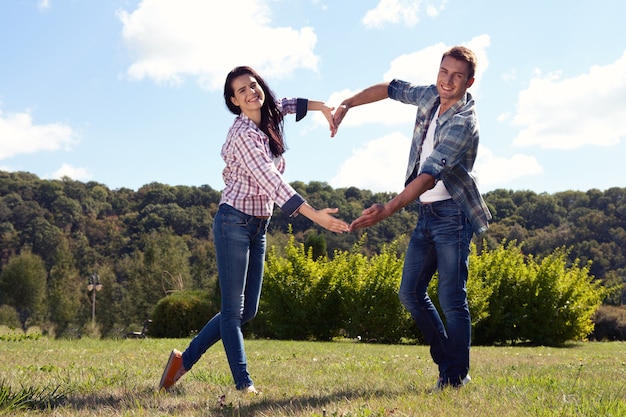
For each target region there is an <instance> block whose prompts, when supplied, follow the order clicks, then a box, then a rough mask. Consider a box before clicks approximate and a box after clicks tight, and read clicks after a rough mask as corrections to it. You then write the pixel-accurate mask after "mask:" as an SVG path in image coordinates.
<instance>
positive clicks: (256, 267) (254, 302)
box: [183, 204, 269, 390]
mask: <svg viewBox="0 0 626 417" xmlns="http://www.w3.org/2000/svg"><path fill="white" fill-rule="evenodd" d="M268 225H269V219H260V218H257V217H253V216H250V215H247V214H245V213H242V212H241V211H239V210H236V209H235V208H233V207H231V206H229V205H227V204H222V205H220V207H219V209H218V211H217V214H216V215H215V219H214V221H213V240H214V242H215V254H216V257H217V273H218V276H219V283H220V291H221V296H222V304H221V310H220V312H219V313H217V314H216V315H215V316H214V317H213V318H212V319H211V320H209V322H208V323H207V324H206V325H205V326H204V328H203V329H202V330H201V331H200V333H198V335H197V336H196V337H194V338H193V340H192V341H191V343H190V344H189V346H188V347H187V349H186V350H185V352H183V366H184V367H185V369H186V370H190V369H191V368H192V367H193V365H194V364H195V363H196V362H198V360H199V359H200V357H201V356H202V355H203V354H204V352H206V351H207V349H208V348H209V347H211V346H212V345H214V344H215V343H216V342H217V341H218V340H220V338H221V339H222V343H223V345H224V350H225V351H226V357H227V359H228V365H229V366H230V371H231V373H232V375H233V379H234V381H235V386H236V387H237V389H240V390H241V389H244V388H246V387H247V386H250V385H253V384H254V383H253V381H252V379H251V378H250V374H249V373H248V363H247V360H246V352H245V349H244V346H243V333H242V332H241V326H242V325H243V324H244V323H246V322H248V321H250V320H251V319H252V318H254V316H256V314H257V311H258V308H259V299H260V297H261V285H262V282H263V267H264V262H265V242H266V241H265V233H266V232H267V226H268Z"/></svg>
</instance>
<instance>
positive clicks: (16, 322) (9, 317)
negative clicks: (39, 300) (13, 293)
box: [0, 304, 22, 328]
mask: <svg viewBox="0 0 626 417" xmlns="http://www.w3.org/2000/svg"><path fill="white" fill-rule="evenodd" d="M0 324H3V325H5V326H8V327H13V328H21V327H22V323H20V316H19V315H18V314H17V310H16V309H15V308H13V307H11V306H8V305H6V304H3V305H0Z"/></svg>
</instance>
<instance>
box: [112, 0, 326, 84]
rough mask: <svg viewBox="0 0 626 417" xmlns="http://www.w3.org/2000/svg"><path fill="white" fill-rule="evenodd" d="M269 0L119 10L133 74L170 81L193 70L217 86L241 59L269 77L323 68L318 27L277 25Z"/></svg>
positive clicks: (166, 3) (160, 2)
mask: <svg viewBox="0 0 626 417" xmlns="http://www.w3.org/2000/svg"><path fill="white" fill-rule="evenodd" d="M266 3H267V0H240V1H237V2H219V3H218V2H209V1H206V0H187V1H185V2H173V1H171V0H143V1H142V2H141V3H140V4H139V6H137V8H136V9H135V10H134V11H132V12H127V11H119V12H118V17H119V19H120V20H121V21H122V23H123V26H124V27H123V30H122V36H123V38H124V41H125V42H126V45H127V46H128V48H129V49H130V50H132V52H133V53H134V56H135V60H134V62H133V63H132V65H131V66H130V68H129V69H128V75H129V76H130V77H131V78H133V79H137V80H141V79H143V78H146V77H147V78H151V79H153V80H154V81H156V82H158V83H170V84H179V83H181V82H183V80H184V78H185V77H186V76H193V77H196V78H197V80H198V82H199V83H200V85H201V86H202V87H203V88H206V89H212V90H215V89H221V88H222V87H223V83H224V78H225V76H226V74H227V72H228V71H230V70H231V69H232V68H233V67H235V66H237V65H250V66H252V67H254V68H255V69H256V70H257V71H259V73H260V74H262V75H263V77H267V78H270V77H275V78H280V77H284V76H286V75H289V74H290V73H292V72H293V71H294V70H295V69H299V68H304V69H309V70H311V71H317V65H318V60H319V57H318V56H317V55H316V54H315V53H314V47H315V44H316V42H317V36H316V35H315V32H314V31H313V29H312V28H310V27H304V28H301V29H294V28H290V27H272V26H271V25H270V24H271V19H270V10H269V7H268V6H267V4H266Z"/></svg>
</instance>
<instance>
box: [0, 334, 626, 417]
mask: <svg viewBox="0 0 626 417" xmlns="http://www.w3.org/2000/svg"><path fill="white" fill-rule="evenodd" d="M188 342H189V340H188V339H177V340H171V339H169V340H167V339H165V340H164V339H144V340H95V339H85V338H83V339H81V340H71V341H68V340H50V339H47V338H45V337H41V338H23V339H20V338H8V339H0V393H1V392H2V390H3V389H4V391H5V392H10V393H12V394H13V396H14V397H13V398H16V397H19V395H20V394H27V395H28V394H29V393H30V395H32V396H34V400H36V401H34V404H33V405H32V406H30V407H29V406H28V404H29V403H26V405H25V406H24V405H23V406H21V407H17V406H15V405H13V406H12V405H11V403H10V402H9V401H5V402H2V398H1V394H0V414H4V415H11V416H26V415H32V414H39V415H54V416H104V415H106V416H320V417H322V416H345V417H347V416H355V417H356V416H358V417H365V416H454V415H458V416H471V417H479V416H480V417H482V416H498V417H506V416H624V415H626V343H623V342H610V343H577V344H572V345H570V346H567V347H564V348H546V347H482V346H476V347H473V348H472V369H471V375H472V382H471V383H470V384H469V385H468V386H466V387H464V388H462V389H460V390H454V389H451V390H445V391H443V392H440V393H431V392H430V390H431V388H432V387H433V386H434V383H435V381H436V377H437V371H436V368H435V367H434V365H433V364H432V362H431V360H430V356H429V354H428V348H427V347H425V346H409V345H377V344H362V343H356V342H348V341H346V342H334V343H314V342H290V341H267V340H247V341H246V350H247V353H248V361H249V368H250V372H251V374H252V377H253V379H254V380H255V383H256V385H257V387H258V388H259V389H260V390H261V391H262V394H261V395H260V396H250V395H244V394H241V393H239V392H238V391H236V390H235V389H234V387H233V384H232V381H231V376H230V372H229V371H228V366H227V363H226V358H225V355H224V351H223V347H222V345H221V344H218V345H216V346H214V347H213V348H211V349H210V350H209V351H208V352H207V353H206V354H205V355H204V357H203V358H202V359H201V360H200V362H198V364H197V365H196V366H195V367H194V368H193V370H191V371H190V372H188V373H187V374H186V375H185V376H184V377H183V378H182V379H181V380H180V381H179V383H178V384H177V385H176V386H175V388H174V390H173V391H172V392H171V393H168V394H165V393H158V392H155V387H156V385H157V384H158V382H159V378H160V376H161V372H162V370H163V367H164V365H165V362H166V360H167V357H168V355H169V352H170V350H171V349H172V348H174V347H176V348H178V349H184V348H185V347H186V345H187V343H188ZM47 395H49V396H50V397H51V398H49V397H47ZM32 399H33V398H31V400H32ZM46 401H49V402H46ZM42 409H43V410H42Z"/></svg>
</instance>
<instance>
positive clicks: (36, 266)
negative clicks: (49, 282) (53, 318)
mask: <svg viewBox="0 0 626 417" xmlns="http://www.w3.org/2000/svg"><path fill="white" fill-rule="evenodd" d="M46 277H47V273H46V268H45V266H44V263H43V260H42V259H41V258H40V257H39V256H37V255H35V254H33V253H31V252H30V251H23V252H22V253H20V254H19V255H17V256H13V257H11V259H9V263H8V264H7V266H6V267H4V269H3V270H2V272H1V273H0V294H2V303H3V304H7V305H9V306H12V307H13V308H15V310H17V312H18V314H19V316H20V322H21V324H22V328H23V329H24V330H26V329H27V328H28V325H29V324H31V323H37V322H41V321H42V318H43V314H44V312H45V300H46Z"/></svg>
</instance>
